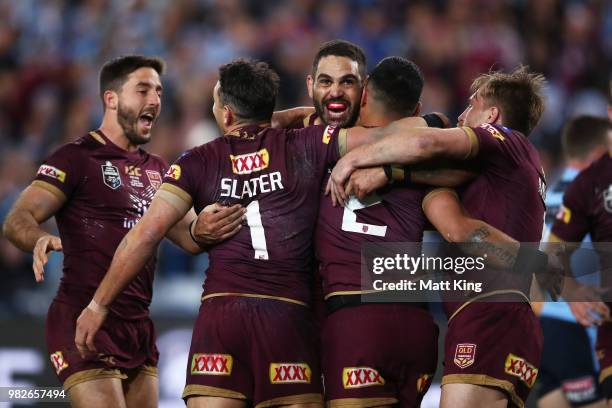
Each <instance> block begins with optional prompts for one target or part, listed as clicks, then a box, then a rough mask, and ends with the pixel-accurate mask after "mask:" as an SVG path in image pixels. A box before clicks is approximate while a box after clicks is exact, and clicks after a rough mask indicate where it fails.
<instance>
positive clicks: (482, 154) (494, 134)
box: [462, 123, 508, 162]
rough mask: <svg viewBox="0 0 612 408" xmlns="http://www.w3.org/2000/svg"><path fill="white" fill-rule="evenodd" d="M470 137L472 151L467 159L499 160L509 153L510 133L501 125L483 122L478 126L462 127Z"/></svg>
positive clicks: (481, 160) (480, 160)
mask: <svg viewBox="0 0 612 408" xmlns="http://www.w3.org/2000/svg"><path fill="white" fill-rule="evenodd" d="M462 129H463V130H464V131H465V132H466V133H467V135H468V137H469V138H470V146H471V147H470V152H469V154H468V156H467V157H466V159H468V158H470V159H476V160H477V161H479V162H497V161H498V160H499V159H500V158H501V157H502V156H505V155H507V153H508V146H507V144H506V141H507V137H508V135H506V134H505V130H504V129H503V128H502V127H501V126H494V125H491V124H489V123H483V124H482V125H480V126H478V127H463V128H462Z"/></svg>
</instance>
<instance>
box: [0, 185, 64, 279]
mask: <svg viewBox="0 0 612 408" xmlns="http://www.w3.org/2000/svg"><path fill="white" fill-rule="evenodd" d="M65 202H66V197H65V196H64V195H63V194H61V193H57V194H53V193H51V192H50V191H48V190H46V189H44V188H41V187H38V186H36V185H30V186H29V187H27V188H26V189H25V190H24V191H23V192H22V193H21V195H20V196H19V198H18V199H17V201H16V202H15V204H14V205H13V207H12V208H11V210H10V211H9V213H8V215H7V217H6V219H5V221H4V225H3V227H2V232H3V234H4V236H5V237H6V238H7V239H8V240H9V241H11V242H12V243H13V244H14V245H15V246H16V247H18V248H19V249H21V250H23V251H28V252H32V253H33V255H34V260H33V264H32V267H33V269H34V276H35V278H36V281H37V282H42V281H43V280H44V269H43V268H44V265H45V264H46V263H47V260H48V258H47V253H48V252H49V251H61V250H62V242H61V240H60V238H59V237H57V236H54V235H51V234H49V233H48V232H47V231H45V230H44V229H42V228H41V227H40V224H42V223H43V222H45V221H47V220H48V219H49V218H51V217H52V216H53V215H55V214H56V213H57V212H58V211H59V210H60V208H62V206H63V205H64V203H65Z"/></svg>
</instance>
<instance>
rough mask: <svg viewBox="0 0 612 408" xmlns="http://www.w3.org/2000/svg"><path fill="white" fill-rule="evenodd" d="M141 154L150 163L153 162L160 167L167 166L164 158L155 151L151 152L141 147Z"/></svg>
mask: <svg viewBox="0 0 612 408" xmlns="http://www.w3.org/2000/svg"><path fill="white" fill-rule="evenodd" d="M141 151H142V154H143V156H144V157H145V158H146V159H147V161H150V162H151V163H154V164H155V165H157V166H159V167H161V168H167V167H168V162H167V161H166V159H164V158H163V157H161V156H160V155H158V154H155V153H151V152H149V151H147V150H144V149H141Z"/></svg>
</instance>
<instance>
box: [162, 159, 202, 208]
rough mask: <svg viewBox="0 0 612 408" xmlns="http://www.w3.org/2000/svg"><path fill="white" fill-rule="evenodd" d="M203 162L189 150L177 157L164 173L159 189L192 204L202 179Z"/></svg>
mask: <svg viewBox="0 0 612 408" xmlns="http://www.w3.org/2000/svg"><path fill="white" fill-rule="evenodd" d="M203 176H204V175H203V160H202V158H201V155H200V154H199V152H197V151H196V150H193V149H192V150H189V151H187V152H185V153H184V154H183V155H182V156H181V157H179V158H178V159H177V160H176V161H175V162H174V163H173V164H172V165H171V166H170V167H169V168H168V171H166V174H165V175H164V179H163V184H162V185H161V187H160V189H161V190H165V191H168V192H170V193H173V194H175V195H177V196H179V197H180V198H181V199H182V200H184V201H185V202H186V203H188V204H189V205H192V204H193V200H194V198H195V197H196V196H197V191H198V188H199V183H198V180H202V177H203Z"/></svg>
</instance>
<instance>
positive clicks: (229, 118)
mask: <svg viewBox="0 0 612 408" xmlns="http://www.w3.org/2000/svg"><path fill="white" fill-rule="evenodd" d="M234 119H235V117H234V112H232V110H231V109H230V107H229V106H227V105H225V106H223V125H224V126H225V127H228V126H231V125H232V124H233V123H234Z"/></svg>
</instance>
